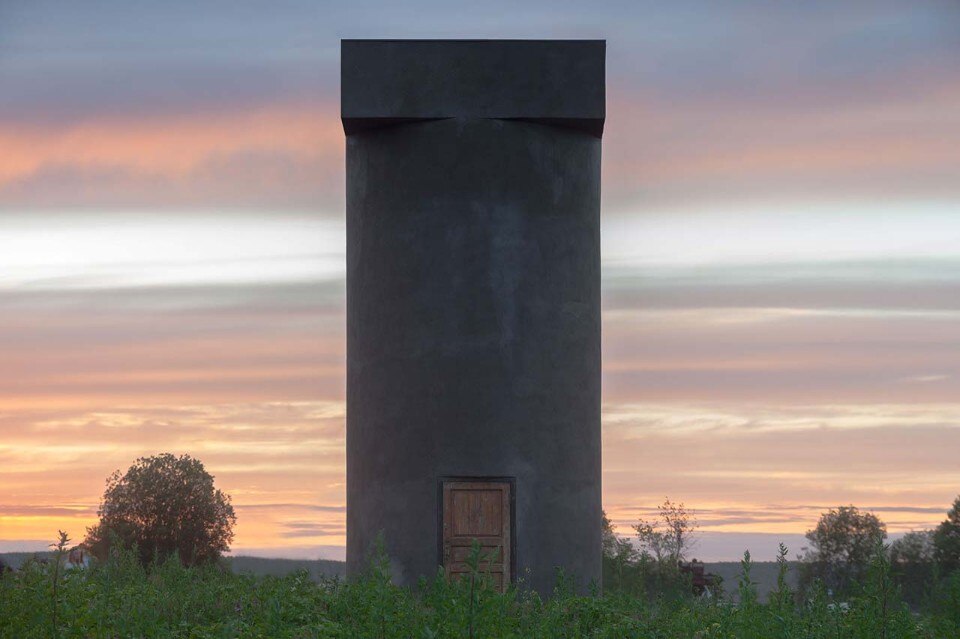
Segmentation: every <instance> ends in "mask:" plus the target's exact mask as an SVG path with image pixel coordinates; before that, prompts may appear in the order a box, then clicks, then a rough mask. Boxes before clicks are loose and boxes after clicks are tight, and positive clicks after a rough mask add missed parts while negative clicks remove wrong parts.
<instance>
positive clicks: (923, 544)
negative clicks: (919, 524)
mask: <svg viewBox="0 0 960 639" xmlns="http://www.w3.org/2000/svg"><path fill="white" fill-rule="evenodd" d="M934 551H935V548H934V545H933V531H932V530H914V531H911V532H908V533H907V534H905V535H904V536H903V537H901V538H900V539H898V540H896V541H895V542H893V543H892V544H890V570H891V572H892V573H893V576H894V577H895V579H896V581H897V585H898V586H899V587H900V590H901V592H902V593H903V598H904V600H905V601H906V602H907V603H909V604H911V605H913V606H919V605H920V604H921V602H922V601H923V599H924V596H925V595H926V594H927V588H928V587H929V586H930V585H931V584H932V582H933V576H934Z"/></svg>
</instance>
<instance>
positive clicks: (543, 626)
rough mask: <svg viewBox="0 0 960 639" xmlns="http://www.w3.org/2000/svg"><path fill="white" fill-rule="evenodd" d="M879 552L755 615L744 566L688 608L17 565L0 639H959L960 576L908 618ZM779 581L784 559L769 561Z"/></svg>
mask: <svg viewBox="0 0 960 639" xmlns="http://www.w3.org/2000/svg"><path fill="white" fill-rule="evenodd" d="M885 557H886V555H885V553H882V552H878V553H877V554H876V557H875V559H874V562H873V564H872V565H871V569H870V571H869V574H868V577H867V579H866V582H865V583H864V584H863V585H862V588H861V591H860V592H859V594H857V595H856V596H854V597H851V598H850V599H848V600H847V601H844V602H839V601H832V600H831V599H830V598H829V597H828V596H827V595H826V593H825V591H824V590H823V589H822V588H820V589H814V591H813V593H812V594H811V595H810V596H809V597H808V598H807V599H805V600H798V597H797V595H796V593H794V592H792V591H791V590H790V588H789V587H788V585H787V583H786V579H781V580H780V582H779V583H778V589H777V590H776V591H775V592H774V593H773V594H772V596H771V597H770V601H769V603H763V602H761V601H760V600H759V598H758V597H756V596H755V595H756V589H755V586H754V585H753V583H752V581H751V577H750V570H751V562H750V559H749V557H748V556H747V557H745V558H744V561H743V564H742V573H741V576H740V579H739V587H738V591H739V596H740V603H738V604H736V605H734V604H730V603H726V602H724V601H721V600H717V599H713V600H705V599H694V598H692V597H690V596H674V595H660V596H655V597H637V596H634V595H632V594H627V593H622V592H610V593H607V594H604V595H599V594H596V593H595V596H582V595H576V594H574V593H572V592H570V589H569V587H568V586H567V585H566V584H567V580H565V579H563V578H561V579H559V580H558V587H557V589H556V590H555V591H554V593H553V595H552V596H551V597H548V598H541V597H540V596H538V595H537V594H536V593H533V592H530V591H528V590H526V589H524V588H523V584H522V583H521V584H519V587H513V588H511V589H510V590H509V591H508V592H506V593H503V594H501V593H498V592H496V591H495V590H494V588H493V587H492V585H491V581H490V579H489V577H488V576H487V575H485V574H484V568H483V562H482V561H480V560H479V556H478V557H477V560H476V561H474V562H473V569H472V573H471V575H470V578H469V579H467V578H465V579H461V580H459V581H455V582H451V581H448V580H446V579H444V578H443V576H442V574H441V575H437V576H436V577H435V578H433V579H429V580H427V579H425V580H422V582H421V584H420V587H419V588H418V589H417V590H416V591H409V590H406V589H402V588H398V587H396V586H394V585H393V584H392V583H391V582H390V566H389V563H388V562H387V560H386V557H385V555H384V554H383V553H382V552H381V553H378V554H376V555H375V556H374V557H373V558H372V561H371V562H370V565H369V568H368V570H367V572H366V574H365V575H363V577H362V578H359V579H357V580H355V581H351V582H345V581H342V580H339V579H332V580H323V581H320V582H315V581H312V580H311V579H309V577H308V576H307V574H306V573H305V572H299V573H295V574H292V575H289V576H286V577H279V578H278V577H262V578H255V577H252V576H250V575H236V574H233V573H231V572H229V571H227V570H225V569H223V568H222V567H218V566H206V567H196V568H185V567H183V566H182V565H181V564H180V562H179V561H178V560H177V559H176V558H171V559H169V560H167V561H165V562H162V563H155V564H153V565H151V566H148V567H143V566H141V565H140V564H139V562H138V560H137V558H136V556H135V555H134V554H133V553H131V552H126V551H123V550H119V549H117V550H115V551H114V552H113V554H112V556H111V557H110V558H109V560H108V561H106V562H104V563H103V564H100V565H97V566H94V567H92V568H88V569H83V570H74V569H69V570H65V571H64V570H63V567H62V565H61V562H60V561H52V562H50V563H47V564H43V563H40V562H28V563H27V564H26V565H25V566H24V567H23V568H22V569H21V570H20V571H19V572H17V573H9V574H6V575H4V576H3V577H2V578H0V637H2V638H3V639H8V638H9V639H34V638H43V639H50V638H56V639H61V638H78V639H79V638H84V639H88V638H95V639H101V638H102V639H108V638H109V639H119V638H134V637H136V638H140V637H173V638H182V639H207V638H210V639H212V638H227V637H229V638H238V637H241V638H261V637H262V638H278V639H285V638H287V639H308V638H314V639H319V638H328V639H333V638H342V639H347V638H349V639H363V638H371V639H409V638H411V637H412V638H415V639H431V638H451V639H453V638H456V639H466V638H469V637H473V638H474V639H480V638H490V637H504V638H516V639H520V638H523V639H538V638H543V639H555V638H575V637H590V638H593V639H604V638H608V639H621V638H638V639H639V638H644V639H647V638H656V639H668V638H693V639H721V638H723V639H771V638H783V639H794V638H796V639H799V638H803V639H848V638H849V639H897V638H918V639H928V638H938V639H941V638H942V639H947V638H955V637H960V574H958V575H954V576H952V577H951V578H949V579H944V580H943V581H942V582H941V583H939V584H936V585H935V587H932V588H931V595H930V598H929V601H928V605H927V606H926V609H925V611H924V612H923V613H920V614H918V613H912V612H910V610H909V609H908V608H907V606H906V605H905V604H904V603H903V601H902V600H901V599H900V595H899V593H898V592H897V589H896V588H895V587H894V586H893V582H892V580H891V578H890V565H889V562H888V561H887V560H886V559H885ZM781 558H782V562H781V566H782V567H783V571H784V575H785V570H786V568H785V567H786V552H785V549H783V550H782V551H781Z"/></svg>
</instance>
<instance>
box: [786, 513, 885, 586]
mask: <svg viewBox="0 0 960 639" xmlns="http://www.w3.org/2000/svg"><path fill="white" fill-rule="evenodd" d="M806 536H807V539H808V540H809V541H810V544H811V546H812V548H810V549H806V551H805V553H804V554H803V555H802V556H801V560H802V561H803V562H804V566H803V570H802V572H801V579H802V580H803V581H804V585H809V584H810V583H812V582H813V580H815V579H819V580H821V581H822V582H823V584H824V585H825V586H826V587H827V588H828V589H830V590H832V591H834V592H835V593H838V594H839V593H843V594H846V593H849V592H850V589H851V587H852V586H853V585H854V584H857V583H860V582H861V581H862V580H863V577H864V576H865V575H866V571H867V568H868V567H869V565H870V558H871V556H872V555H873V553H874V552H875V550H876V548H877V547H878V545H880V544H882V543H883V540H884V539H886V538H887V527H886V524H884V523H883V522H882V521H880V519H879V518H878V517H877V516H876V515H874V514H873V513H864V512H860V510H859V509H858V508H857V507H856V506H840V507H838V508H836V509H832V510H830V511H828V512H825V513H823V514H822V515H820V520H819V521H818V522H817V527H816V528H814V529H813V530H809V531H807V535H806Z"/></svg>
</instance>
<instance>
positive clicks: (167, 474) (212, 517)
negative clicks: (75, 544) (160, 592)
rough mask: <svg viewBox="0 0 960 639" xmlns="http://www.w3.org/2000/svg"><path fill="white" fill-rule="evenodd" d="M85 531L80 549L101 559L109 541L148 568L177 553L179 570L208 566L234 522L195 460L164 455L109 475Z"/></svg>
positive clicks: (225, 544)
mask: <svg viewBox="0 0 960 639" xmlns="http://www.w3.org/2000/svg"><path fill="white" fill-rule="evenodd" d="M97 514H98V515H99V516H100V523H99V524H97V525H96V526H93V527H91V528H88V529H87V539H86V545H87V546H88V547H89V548H91V549H92V550H93V552H94V554H95V555H97V556H98V557H101V558H103V557H104V556H105V555H106V554H107V549H108V547H109V545H110V544H111V543H112V542H113V541H114V540H115V541H116V542H117V543H119V544H121V545H123V546H124V547H126V548H130V547H133V546H135V547H136V548H137V551H138V554H139V558H140V561H141V562H142V563H143V564H148V563H150V562H151V561H154V560H161V559H164V558H166V557H168V556H170V555H172V554H173V553H177V554H178V555H179V557H180V561H181V562H182V563H183V564H184V565H195V564H200V563H205V562H209V561H213V560H215V559H217V558H219V557H220V556H221V554H222V553H224V552H225V551H227V550H229V549H230V542H232V541H233V526H234V524H235V523H236V521H237V518H236V515H235V514H234V512H233V506H231V505H230V497H229V496H228V495H226V494H224V493H223V492H221V491H220V490H218V489H217V488H214V485H213V476H212V475H210V473H208V472H207V471H206V470H205V469H204V467H203V464H202V463H200V461H199V460H197V459H194V458H192V457H190V456H189V455H181V456H180V457H175V456H174V455H171V454H170V453H164V454H162V455H156V456H153V457H141V458H140V459H138V460H137V461H136V462H134V464H133V465H132V466H131V467H130V468H129V470H127V472H126V473H125V474H123V475H121V474H120V471H119V470H118V471H116V472H114V473H113V474H112V475H111V476H110V477H109V478H107V488H106V491H105V492H104V494H103V500H102V502H101V504H100V509H99V510H98V511H97Z"/></svg>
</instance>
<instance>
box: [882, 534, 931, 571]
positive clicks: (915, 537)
mask: <svg viewBox="0 0 960 639" xmlns="http://www.w3.org/2000/svg"><path fill="white" fill-rule="evenodd" d="M933 561H934V546H933V531H932V530H912V531H910V532H908V533H907V534H905V535H904V536H903V537H901V538H900V539H898V540H896V541H895V542H893V543H892V544H890V563H891V564H892V565H893V566H897V565H906V564H931V563H933Z"/></svg>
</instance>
